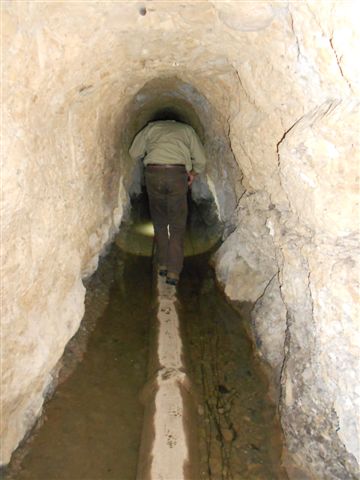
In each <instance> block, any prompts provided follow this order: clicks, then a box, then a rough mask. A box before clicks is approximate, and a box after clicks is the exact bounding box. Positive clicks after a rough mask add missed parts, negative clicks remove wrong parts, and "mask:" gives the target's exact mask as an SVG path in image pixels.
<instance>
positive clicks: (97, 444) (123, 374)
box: [6, 204, 286, 480]
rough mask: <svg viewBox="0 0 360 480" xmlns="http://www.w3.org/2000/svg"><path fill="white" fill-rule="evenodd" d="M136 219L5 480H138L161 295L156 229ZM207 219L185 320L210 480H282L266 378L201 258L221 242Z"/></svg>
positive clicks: (196, 219) (185, 293)
mask: <svg viewBox="0 0 360 480" xmlns="http://www.w3.org/2000/svg"><path fill="white" fill-rule="evenodd" d="M135 207H136V208H134V209H133V215H132V219H130V220H129V221H128V222H127V223H125V224H124V225H123V228H122V229H121V233H120V234H119V235H118V237H117V238H116V239H115V243H114V244H113V246H112V248H111V251H110V253H109V254H108V256H107V257H106V258H105V259H104V260H103V261H102V263H101V265H100V268H99V270H98V272H97V273H96V274H95V276H94V277H93V279H92V280H91V282H90V284H89V286H88V295H87V302H86V313H85V319H84V321H83V323H82V326H81V328H80V330H79V333H78V334H77V336H76V338H75V339H74V340H72V342H70V344H69V346H68V348H67V350H66V354H65V356H64V360H63V363H64V365H65V367H64V368H63V371H62V374H61V378H62V380H64V379H65V378H66V377H68V378H66V380H65V381H63V382H62V383H61V384H60V385H59V386H58V388H57V390H56V393H55V394H54V396H53V397H52V399H51V400H50V401H49V402H48V403H47V405H46V407H45V414H44V416H43V419H42V422H41V426H39V428H37V429H36V431H35V432H34V433H33V434H32V435H31V436H30V438H29V440H28V441H27V442H25V444H24V446H23V447H22V448H20V449H19V450H18V452H17V453H16V454H15V455H14V458H13V461H12V464H11V466H10V468H9V469H8V473H7V476H6V479H7V480H107V479H109V480H110V479H117V480H128V479H129V480H130V479H135V476H136V466H137V456H138V450H139V445H140V437H141V430H142V420H143V407H142V405H141V403H140V401H139V393H140V392H141V390H142V387H143V386H144V384H145V382H146V373H147V359H148V337H149V324H150V322H151V319H150V316H151V314H150V312H151V304H152V295H153V291H152V280H153V278H152V266H151V254H152V245H153V239H152V234H151V226H150V224H149V219H148V218H146V216H147V213H146V211H145V212H144V211H143V207H142V206H141V204H138V205H137V206H136V205H135ZM145 210H146V209H145ZM198 213H199V212H196V208H195V211H193V212H192V217H191V221H190V222H189V231H188V235H187V238H186V242H185V250H186V254H187V257H186V259H185V267H184V272H183V275H182V278H181V282H180V284H179V299H180V304H181V306H180V308H179V310H180V317H181V321H182V330H183V336H184V339H183V340H184V343H185V346H186V351H185V356H186V363H187V366H188V368H190V372H191V377H192V382H193V385H194V391H195V395H196V404H197V410H198V444H199V451H200V455H199V456H200V467H201V480H205V479H206V480H256V479H259V480H260V479H261V480H275V479H283V478H286V477H285V476H284V474H283V472H282V471H281V469H280V466H279V465H280V450H281V436H280V431H279V424H278V421H277V418H276V410H275V407H274V406H273V405H272V404H271V402H270V401H269V400H268V398H267V391H268V385H267V382H266V378H265V377H264V375H263V373H262V370H261V365H260V364H259V363H258V360H257V359H256V356H254V355H253V351H252V347H251V343H250V341H249V339H248V337H247V335H246V332H245V328H244V323H243V320H242V319H241V318H240V317H239V315H238V314H237V313H236V312H235V311H234V310H233V309H232V307H231V306H230V305H229V304H228V303H227V302H226V301H225V299H224V298H223V296H222V294H221V293H220V292H219V291H218V290H217V287H216V284H215V280H214V275H213V272H212V270H211V268H210V267H209V265H208V260H209V254H208V253H202V252H204V251H205V250H206V249H208V248H209V247H212V248H213V246H214V243H215V242H216V241H217V239H218V237H219V232H220V230H219V228H218V227H217V226H215V227H214V229H213V230H212V229H211V228H209V225H207V224H206V222H205V223H204V222H202V220H201V215H200V216H199V215H197V214H198ZM144 217H145V218H146V220H144ZM206 218H208V216H206ZM99 312H100V313H101V315H100V314H99ZM97 317H99V318H97ZM96 318H97V321H96V324H95V320H94V319H96ZM89 331H91V334H90V336H89V335H88V333H89ZM88 337H89V338H88ZM86 342H88V343H87V346H86V349H85V350H86V351H85V353H84V352H83V351H84V344H85V343H86ZM70 373H71V374H70ZM166 480H180V479H173V478H172V479H166ZM194 480H200V479H194Z"/></svg>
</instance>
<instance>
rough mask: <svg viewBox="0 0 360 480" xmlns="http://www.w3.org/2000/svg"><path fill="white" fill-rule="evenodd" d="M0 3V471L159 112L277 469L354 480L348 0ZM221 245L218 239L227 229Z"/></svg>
mask: <svg viewBox="0 0 360 480" xmlns="http://www.w3.org/2000/svg"><path fill="white" fill-rule="evenodd" d="M246 5H247V6H245V4H244V5H240V4H239V2H230V1H229V2H215V1H214V2H212V1H208V2H201V3H198V2H160V1H159V2H157V1H156V0H153V1H151V2H144V3H141V2H140V3H136V2H120V3H104V4H102V3H93V4H90V3H87V4H86V3H68V2H63V3H62V2H50V1H49V2H42V3H33V2H24V1H21V2H20V1H19V2H17V1H13V2H3V3H2V5H1V8H2V9H3V16H2V21H3V36H4V38H3V45H4V79H3V93H4V95H3V103H4V108H3V119H4V122H3V129H4V142H3V152H4V155H3V158H4V166H3V169H2V171H3V204H2V205H3V207H2V208H3V211H2V231H3V238H2V241H3V252H2V253H3V259H2V264H3V279H4V281H3V292H2V295H3V312H2V321H3V325H2V335H3V345H4V348H3V352H2V354H3V355H4V360H3V372H4V373H3V382H4V385H3V388H2V389H1V392H2V395H3V398H2V400H1V402H2V408H3V412H2V413H3V419H2V420H3V421H2V425H3V431H2V432H1V437H2V445H1V446H2V452H1V463H2V464H6V463H8V462H9V459H10V455H11V452H12V451H13V450H14V449H15V448H16V446H17V445H18V443H19V442H20V441H21V439H22V438H23V437H24V435H25V434H26V432H27V431H28V430H29V428H30V427H31V426H32V425H33V423H34V421H35V419H36V417H37V416H38V415H39V414H40V412H41V408H42V403H43V399H44V396H45V395H46V391H47V389H48V388H49V386H50V385H51V383H52V382H53V381H54V379H53V374H52V372H53V371H55V370H54V368H55V366H56V363H57V362H58V360H59V358H60V357H61V355H62V353H63V350H64V347H65V345H66V343H67V342H68V340H69V339H70V338H71V337H72V335H73V334H74V333H75V332H76V330H77V328H78V326H79V323H80V320H81V318H82V315H83V309H84V295H85V289H84V287H83V284H82V279H83V278H85V277H87V276H89V275H90V274H91V273H92V272H94V270H95V269H96V266H97V261H98V257H99V255H100V254H101V252H103V251H104V248H105V247H106V245H107V244H108V243H109V242H110V241H111V239H112V237H113V234H114V233H115V231H116V230H117V228H118V226H119V224H120V221H121V218H122V215H123V212H124V209H125V208H126V206H127V198H128V192H129V191H131V189H133V190H135V191H136V188H139V182H140V177H141V175H140V173H139V168H138V167H139V166H136V165H134V164H133V163H132V162H131V160H130V158H129V156H128V153H127V150H128V147H129V143H130V142H131V139H132V136H133V135H134V134H135V133H136V132H137V131H138V130H139V129H140V128H141V127H142V126H143V124H145V123H146V121H148V120H149V119H151V117H152V115H153V114H155V113H156V111H158V110H159V109H161V108H164V107H166V108H170V109H172V110H174V109H175V110H176V111H177V113H178V114H182V115H183V119H184V120H185V121H187V122H189V123H191V124H192V125H193V127H194V128H196V129H197V130H198V131H199V134H202V135H203V137H202V138H203V140H204V143H205V148H206V151H207V155H208V158H209V163H208V167H207V172H206V175H204V176H203V178H202V179H201V181H200V182H199V184H198V187H197V192H196V195H198V198H200V199H201V198H207V197H208V196H209V195H210V196H214V198H215V201H216V203H217V207H218V214H219V217H220V218H221V219H222V220H223V221H224V222H225V224H226V227H227V228H226V232H227V234H228V237H227V238H226V240H225V242H224V243H223V245H222V246H221V248H220V249H219V251H218V252H217V254H216V255H215V258H214V262H215V266H216V273H217V276H218V278H219V281H220V283H221V284H222V285H223V287H224V290H225V293H226V294H227V295H228V296H229V298H231V299H232V300H235V301H237V302H247V303H250V304H252V305H253V306H254V308H253V309H252V314H251V315H252V324H253V328H254V334H255V337H256V338H257V341H258V342H257V343H258V346H259V351H260V353H261V354H262V355H263V357H264V358H265V359H266V360H267V361H268V362H269V363H270V365H271V366H272V367H273V368H274V371H275V372H276V378H277V381H278V384H279V386H280V399H279V407H280V413H281V421H282V426H283V429H284V433H285V438H286V444H287V449H286V454H285V453H284V462H285V464H286V465H287V468H288V471H289V473H290V476H291V475H292V476H294V477H295V475H300V477H299V478H306V477H307V476H308V477H309V478H310V477H316V478H326V479H332V478H334V479H336V478H339V479H340V478H341V479H347V478H349V479H350V478H354V477H355V476H356V472H357V468H358V467H357V461H358V460H359V443H358V439H359V432H360V430H359V424H358V423H357V422H358V421H359V416H358V415H356V412H357V411H358V410H357V409H358V408H359V393H358V391H357V390H356V382H357V378H358V370H357V368H358V358H359V353H358V352H359V350H358V348H359V338H358V336H357V335H358V330H357V327H356V318H357V315H358V313H357V311H356V305H357V303H356V302H357V295H358V285H357V281H358V278H357V271H358V257H357V254H356V252H357V234H358V232H357V227H358V217H357V214H358V210H357V208H358V207H357V205H358V203H357V202H358V185H359V183H358V171H357V160H358V129H357V125H358V122H359V114H358V108H359V102H358V93H359V83H358V82H359V78H360V75H359V72H358V71H357V69H358V68H359V62H358V61H357V51H358V43H357V38H356V37H355V34H356V32H357V26H356V19H357V14H356V9H357V8H358V7H357V5H356V2H301V3H289V4H286V3H276V2H275V3H272V2H265V1H264V2H253V3H252V4H249V5H248V4H246ZM230 232H231V233H230Z"/></svg>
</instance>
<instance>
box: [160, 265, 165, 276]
mask: <svg viewBox="0 0 360 480" xmlns="http://www.w3.org/2000/svg"><path fill="white" fill-rule="evenodd" d="M158 274H159V275H160V277H166V275H167V268H166V267H164V265H159V266H158Z"/></svg>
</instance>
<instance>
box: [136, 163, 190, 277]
mask: <svg viewBox="0 0 360 480" xmlns="http://www.w3.org/2000/svg"><path fill="white" fill-rule="evenodd" d="M145 182H146V189H147V192H148V196H149V203H150V213H151V218H152V221H153V224H154V231H155V240H156V246H157V263H158V265H161V266H166V267H167V270H168V273H172V274H175V275H179V274H180V272H181V270H182V266H183V261H184V237H185V229H186V217H187V190H188V183H187V182H188V177H187V173H186V170H185V167H181V166H180V167H178V166H174V167H161V166H153V167H152V166H148V167H146V169H145Z"/></svg>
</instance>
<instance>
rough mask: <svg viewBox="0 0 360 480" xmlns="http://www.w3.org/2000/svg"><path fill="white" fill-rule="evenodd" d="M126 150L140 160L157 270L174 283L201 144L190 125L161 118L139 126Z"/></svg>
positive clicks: (202, 165) (181, 257)
mask: <svg viewBox="0 0 360 480" xmlns="http://www.w3.org/2000/svg"><path fill="white" fill-rule="evenodd" d="M129 153H130V156H131V158H132V159H133V160H139V159H141V158H143V161H144V166H145V184H146V189H147V192H148V196H149V204H150V214H151V219H152V222H153V224H154V231H155V240H156V246H157V268H158V273H159V275H161V276H166V283H168V284H170V285H177V283H178V280H179V276H180V273H181V270H182V266H183V260H184V237H185V229H186V218H187V190H188V188H189V187H191V185H192V183H193V181H194V179H195V177H196V176H197V175H198V174H199V173H201V172H203V171H204V169H205V163H206V157H205V151H204V147H203V145H202V143H201V141H200V139H199V137H198V136H197V134H196V133H195V131H194V129H193V128H192V127H190V125H186V124H185V123H180V122H177V121H175V120H163V121H155V122H151V123H149V124H148V125H147V126H146V127H145V128H144V129H143V130H141V131H140V132H139V133H138V134H137V135H136V137H135V139H134V141H133V143H132V145H131V147H130V150H129Z"/></svg>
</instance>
